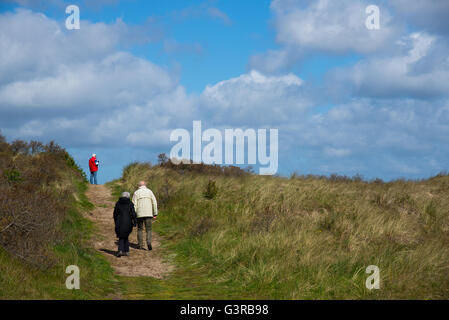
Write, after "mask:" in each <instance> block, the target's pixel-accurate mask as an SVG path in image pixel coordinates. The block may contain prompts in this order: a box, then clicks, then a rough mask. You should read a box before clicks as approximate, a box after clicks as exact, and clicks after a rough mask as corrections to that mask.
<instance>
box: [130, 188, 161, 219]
mask: <svg viewBox="0 0 449 320" xmlns="http://www.w3.org/2000/svg"><path fill="white" fill-rule="evenodd" d="M133 203H134V207H135V208H136V213H137V218H145V217H155V216H157V202H156V197H155V196H154V194H153V192H152V191H151V190H150V189H148V188H147V187H146V186H142V187H140V188H139V189H137V190H136V192H134V195H133Z"/></svg>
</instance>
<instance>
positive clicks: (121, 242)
mask: <svg viewBox="0 0 449 320" xmlns="http://www.w3.org/2000/svg"><path fill="white" fill-rule="evenodd" d="M124 250H125V239H124V238H119V239H118V253H117V256H119V255H120V254H121V253H123V252H124Z"/></svg>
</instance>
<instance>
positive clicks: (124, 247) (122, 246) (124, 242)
mask: <svg viewBox="0 0 449 320" xmlns="http://www.w3.org/2000/svg"><path fill="white" fill-rule="evenodd" d="M118 251H121V252H129V240H128V237H126V238H119V239H118Z"/></svg>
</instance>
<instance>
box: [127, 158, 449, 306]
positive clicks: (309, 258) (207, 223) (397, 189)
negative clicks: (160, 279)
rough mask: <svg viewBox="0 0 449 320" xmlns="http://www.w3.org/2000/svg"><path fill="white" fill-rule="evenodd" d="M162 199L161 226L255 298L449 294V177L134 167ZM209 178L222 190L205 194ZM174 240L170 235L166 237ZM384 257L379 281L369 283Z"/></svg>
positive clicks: (134, 178)
mask: <svg viewBox="0 0 449 320" xmlns="http://www.w3.org/2000/svg"><path fill="white" fill-rule="evenodd" d="M124 173H125V174H124V177H123V179H122V181H121V182H120V183H119V184H120V188H121V189H122V190H127V191H131V192H132V191H134V190H135V188H136V185H137V182H138V181H139V180H141V179H144V180H146V181H148V184H149V186H150V188H152V189H153V191H154V192H155V193H156V196H157V197H158V199H159V200H160V201H161V202H162V203H163V208H162V210H161V212H162V213H161V216H160V217H161V218H160V220H159V222H158V223H159V225H158V227H157V228H158V231H159V232H160V233H162V234H163V235H165V236H166V238H167V239H170V241H173V242H174V243H175V245H174V246H173V247H174V248H175V250H177V251H178V253H179V254H181V255H184V256H185V257H186V258H187V259H189V261H190V263H192V264H195V263H196V264H198V267H199V268H204V271H205V272H207V273H208V275H209V277H211V278H213V279H216V281H218V282H222V283H227V284H229V286H232V287H233V288H235V287H238V288H240V289H241V291H242V292H246V293H248V292H250V293H251V296H253V297H256V298H275V299H277V298H285V299H304V298H305V299H316V298H324V299H334V298H338V299H447V298H449V277H448V276H447V273H448V272H449V212H448V211H449V176H445V175H443V176H438V177H434V178H431V179H429V180H425V181H419V182H412V181H395V182H391V183H380V182H371V183H368V182H364V181H357V180H356V181H354V180H352V181H351V180H341V181H338V180H335V179H334V180H330V179H324V178H313V177H311V178H307V177H294V178H291V179H287V178H280V177H264V176H255V175H248V176H242V177H225V176H212V175H210V174H209V175H208V174H198V173H195V174H193V173H188V172H184V173H180V172H177V171H175V170H172V169H167V168H162V167H159V166H155V167H151V166H150V165H148V164H134V165H131V166H129V167H128V168H126V170H125V172H124ZM210 179H213V180H214V181H215V182H216V185H217V187H218V194H217V196H216V198H214V199H213V200H208V199H206V198H205V197H204V196H203V193H204V190H205V188H206V185H207V183H208V181H209V180H210ZM167 241H169V240H167ZM369 265H377V266H378V267H379V269H380V278H381V287H380V289H379V290H368V289H367V288H366V287H365V280H366V278H367V277H368V275H367V274H366V273H365V269H366V267H367V266H369Z"/></svg>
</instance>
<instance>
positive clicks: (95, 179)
mask: <svg viewBox="0 0 449 320" xmlns="http://www.w3.org/2000/svg"><path fill="white" fill-rule="evenodd" d="M97 172H98V171H95V172H94V181H95V184H98V183H97Z"/></svg>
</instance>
